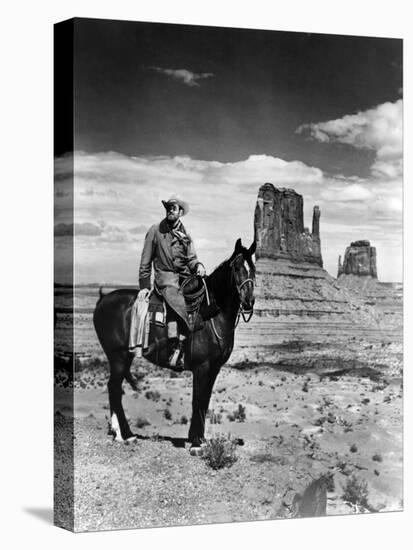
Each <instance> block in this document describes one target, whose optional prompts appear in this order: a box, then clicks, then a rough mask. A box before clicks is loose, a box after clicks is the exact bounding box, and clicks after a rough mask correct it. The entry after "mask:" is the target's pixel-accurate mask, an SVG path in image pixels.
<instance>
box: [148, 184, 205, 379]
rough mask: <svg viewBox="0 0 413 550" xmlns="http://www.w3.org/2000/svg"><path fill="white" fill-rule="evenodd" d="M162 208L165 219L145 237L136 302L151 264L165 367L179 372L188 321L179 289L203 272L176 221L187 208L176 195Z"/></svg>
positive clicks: (186, 236) (187, 239)
mask: <svg viewBox="0 0 413 550" xmlns="http://www.w3.org/2000/svg"><path fill="white" fill-rule="evenodd" d="M162 204H163V205H164V207H165V210H166V216H165V218H164V219H163V220H162V221H161V222H160V223H158V224H155V225H152V227H150V228H149V230H148V232H147V234H146V236H145V243H144V246H143V251H142V256H141V262H140V268H139V287H140V292H139V299H140V300H145V299H146V298H147V296H148V294H149V292H150V289H151V273H152V264H153V267H154V272H155V289H156V291H157V292H158V293H159V294H161V295H162V296H163V298H164V300H165V303H166V306H167V316H166V323H167V334H168V362H169V366H171V367H172V368H174V369H176V370H182V369H183V365H184V357H183V355H184V354H183V349H184V342H185V339H186V338H187V336H188V331H189V320H188V314H187V311H186V306H185V299H184V296H183V293H182V291H181V288H180V287H181V284H182V282H183V281H184V280H185V279H186V278H188V277H189V276H191V275H193V274H197V275H199V276H201V277H204V276H205V274H206V272H205V267H204V266H203V265H202V263H201V262H200V261H199V260H198V258H197V255H196V252H195V248H194V244H193V241H192V239H191V237H190V235H189V234H188V233H187V231H186V229H185V227H184V226H183V224H182V222H181V219H180V218H181V217H182V216H184V215H185V214H187V213H188V211H189V206H188V204H187V203H186V202H185V201H183V200H182V199H180V198H179V197H177V196H176V195H173V196H171V197H170V198H169V199H168V200H167V201H162Z"/></svg>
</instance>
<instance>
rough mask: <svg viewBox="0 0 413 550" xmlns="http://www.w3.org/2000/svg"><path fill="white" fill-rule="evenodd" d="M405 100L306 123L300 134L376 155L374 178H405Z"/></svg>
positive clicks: (301, 127)
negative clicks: (402, 176)
mask: <svg viewBox="0 0 413 550" xmlns="http://www.w3.org/2000/svg"><path fill="white" fill-rule="evenodd" d="M402 125H403V100H402V99H398V100H397V101H395V102H394V103H390V102H386V103H383V104H381V105H378V106H376V107H374V108H372V109H368V110H366V111H360V112H358V113H356V114H353V115H345V116H344V117H342V118H338V119H335V120H329V121H326V122H315V123H310V124H302V125H301V126H299V127H298V128H297V130H296V133H298V134H303V135H305V136H307V137H309V138H310V139H315V140H317V141H319V142H321V143H337V142H338V143H345V144H348V145H352V146H353V147H356V148H358V149H370V150H373V151H375V152H376V159H375V162H374V163H373V165H372V166H371V174H372V176H373V177H374V178H377V179H379V178H382V179H386V178H397V177H401V175H402V170H403V163H402V155H403V128H402Z"/></svg>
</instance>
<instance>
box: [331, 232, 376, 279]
mask: <svg viewBox="0 0 413 550" xmlns="http://www.w3.org/2000/svg"><path fill="white" fill-rule="evenodd" d="M342 275H358V276H363V277H366V276H370V277H372V278H373V279H377V265H376V248H375V247H374V246H371V245H370V241H354V242H353V243H351V244H350V246H348V247H347V248H346V252H345V254H344V262H343V263H341V256H339V258H338V273H337V278H338V277H340V276H342Z"/></svg>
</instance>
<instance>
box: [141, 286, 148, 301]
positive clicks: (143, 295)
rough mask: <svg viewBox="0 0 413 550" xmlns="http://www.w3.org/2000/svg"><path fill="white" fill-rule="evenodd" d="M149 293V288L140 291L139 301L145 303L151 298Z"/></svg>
mask: <svg viewBox="0 0 413 550" xmlns="http://www.w3.org/2000/svg"><path fill="white" fill-rule="evenodd" d="M149 293H150V290H149V288H142V290H140V291H139V294H138V300H139V301H140V302H144V301H145V300H146V299H147V297H148V296H149Z"/></svg>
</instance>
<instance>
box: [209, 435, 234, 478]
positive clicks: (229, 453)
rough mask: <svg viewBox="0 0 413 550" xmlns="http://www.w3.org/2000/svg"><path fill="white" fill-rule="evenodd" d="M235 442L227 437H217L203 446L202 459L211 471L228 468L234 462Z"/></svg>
mask: <svg viewBox="0 0 413 550" xmlns="http://www.w3.org/2000/svg"><path fill="white" fill-rule="evenodd" d="M235 449H236V442H235V441H233V440H231V438H230V436H229V435H228V436H227V437H225V436H223V435H219V436H217V437H213V438H212V439H210V440H209V441H207V443H206V444H205V446H204V448H203V453H202V458H203V459H204V460H205V461H206V463H207V464H208V466H210V467H211V468H212V469H213V470H219V469H221V468H225V467H230V466H232V465H233V464H234V462H236V460H237V455H236V452H235Z"/></svg>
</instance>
